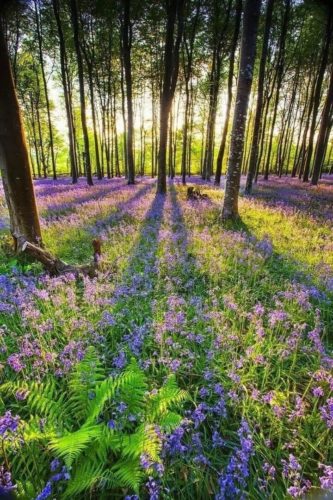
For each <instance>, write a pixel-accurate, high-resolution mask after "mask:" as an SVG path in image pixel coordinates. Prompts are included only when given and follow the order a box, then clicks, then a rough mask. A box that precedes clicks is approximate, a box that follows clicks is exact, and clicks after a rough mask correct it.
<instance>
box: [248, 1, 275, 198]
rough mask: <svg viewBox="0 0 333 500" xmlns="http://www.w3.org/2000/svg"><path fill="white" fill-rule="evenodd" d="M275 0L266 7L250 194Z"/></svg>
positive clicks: (253, 139)
mask: <svg viewBox="0 0 333 500" xmlns="http://www.w3.org/2000/svg"><path fill="white" fill-rule="evenodd" d="M273 6H274V0H268V2H267V7H266V20H265V31H264V39H263V43H262V51H261V58H260V66H259V78H258V92H257V107H256V114H255V118H254V125H253V136H252V144H251V153H250V163H249V170H248V174H247V178H246V186H245V193H246V194H250V193H251V191H252V184H253V178H254V176H255V173H256V169H257V161H258V152H259V138H260V134H261V118H262V111H263V104H264V81H265V70H266V60H267V54H268V43H269V35H270V31H271V25H272V14H273Z"/></svg>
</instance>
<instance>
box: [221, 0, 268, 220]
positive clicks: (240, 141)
mask: <svg viewBox="0 0 333 500" xmlns="http://www.w3.org/2000/svg"><path fill="white" fill-rule="evenodd" d="M260 6H261V0H246V3H245V8H244V18H243V28H242V42H241V54H240V64H239V74H238V83H237V92H236V105H235V111H234V120H233V125H232V132H231V144H230V153H229V160H228V172H227V181H226V188H225V195H224V201H223V208H222V219H224V220H228V219H234V218H237V217H238V215H239V214H238V193H239V186H240V177H241V166H242V156H243V149H244V131H245V125H246V117H247V110H248V103H249V96H250V92H251V86H252V79H253V67H254V61H255V54H256V41H257V29H258V23H259V16H260Z"/></svg>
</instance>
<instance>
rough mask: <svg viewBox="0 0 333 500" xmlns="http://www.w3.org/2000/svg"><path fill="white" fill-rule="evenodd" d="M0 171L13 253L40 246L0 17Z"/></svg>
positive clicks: (19, 119)
mask: <svg viewBox="0 0 333 500" xmlns="http://www.w3.org/2000/svg"><path fill="white" fill-rule="evenodd" d="M0 72H1V85H0V168H1V175H2V182H3V187H4V192H5V197H6V202H7V205H8V210H9V217H10V229H11V233H12V236H13V238H14V244H15V249H16V250H21V249H22V245H23V244H24V242H25V241H29V242H32V243H35V244H36V245H41V244H42V236H41V230H40V225H39V218H38V212H37V206H36V200H35V194H34V188H33V183H32V177H31V170H30V165H29V154H28V149H27V145H26V141H25V136H24V131H23V123H22V118H21V114H20V109H19V104H18V101H17V96H16V92H15V87H14V80H13V76H12V72H11V68H10V63H9V57H8V53H7V47H6V42H5V37H4V33H3V30H2V19H1V18H0Z"/></svg>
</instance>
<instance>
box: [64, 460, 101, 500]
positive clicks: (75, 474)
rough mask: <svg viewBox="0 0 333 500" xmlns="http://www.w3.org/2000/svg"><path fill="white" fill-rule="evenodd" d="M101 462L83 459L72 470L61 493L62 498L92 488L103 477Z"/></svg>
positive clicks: (73, 495)
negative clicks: (67, 482)
mask: <svg viewBox="0 0 333 500" xmlns="http://www.w3.org/2000/svg"><path fill="white" fill-rule="evenodd" d="M103 469H104V464H103V462H96V461H95V460H91V458H89V459H85V460H84V461H83V463H82V464H81V463H80V464H79V465H78V466H77V467H75V469H74V470H73V471H72V475H71V479H70V482H69V484H68V487H67V488H66V491H65V492H64V494H63V498H75V496H76V495H78V494H79V493H82V492H84V491H88V490H90V491H91V490H92V489H94V487H95V486H96V485H98V484H100V481H101V480H102V478H103V472H104V470H103Z"/></svg>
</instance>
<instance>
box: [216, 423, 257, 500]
mask: <svg viewBox="0 0 333 500" xmlns="http://www.w3.org/2000/svg"><path fill="white" fill-rule="evenodd" d="M238 436H239V441H240V446H239V448H237V449H236V450H235V451H234V452H233V453H232V455H231V457H230V459H229V462H228V465H227V467H226V469H225V471H224V472H223V473H222V474H221V475H220V477H219V480H218V483H219V492H218V493H217V494H216V496H215V498H216V500H225V499H228V498H232V497H234V496H237V495H240V494H241V493H242V492H243V491H244V490H245V488H246V485H247V479H248V477H249V474H250V469H249V465H250V458H251V456H252V455H253V440H252V435H251V432H250V428H249V426H248V423H247V422H246V420H242V423H241V426H240V428H239V430H238Z"/></svg>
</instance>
